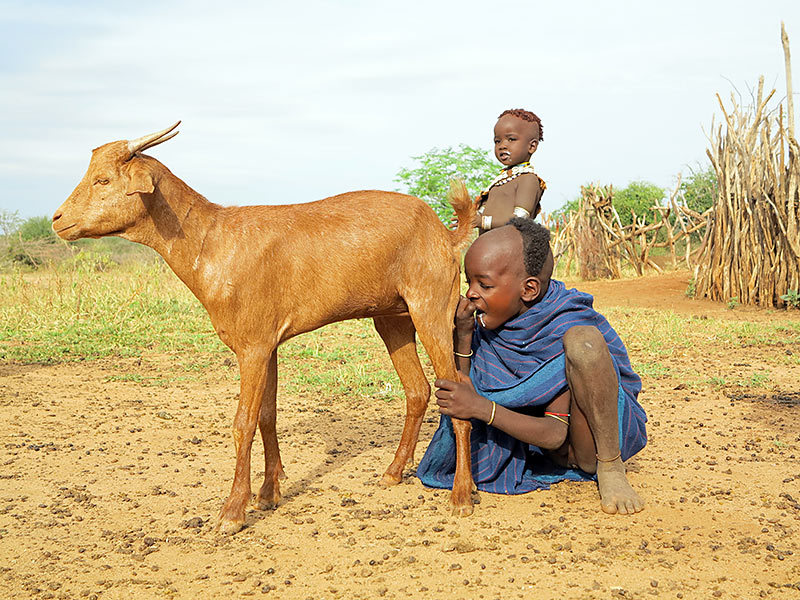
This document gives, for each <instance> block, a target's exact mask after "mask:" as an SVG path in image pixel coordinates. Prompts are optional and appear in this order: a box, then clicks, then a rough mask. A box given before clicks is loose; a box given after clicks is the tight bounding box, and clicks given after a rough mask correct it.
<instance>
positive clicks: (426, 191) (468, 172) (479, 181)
mask: <svg viewBox="0 0 800 600" xmlns="http://www.w3.org/2000/svg"><path fill="white" fill-rule="evenodd" d="M411 159H412V160H414V161H416V163H417V164H416V166H415V167H412V168H402V169H400V171H398V172H397V176H396V177H395V179H394V181H395V182H396V183H401V184H403V186H404V188H405V189H403V190H400V191H403V192H405V193H407V194H411V195H412V196H416V197H417V198H421V199H422V200H424V201H425V202H427V203H428V204H429V205H430V207H431V208H433V210H434V212H435V213H436V215H437V216H438V217H439V219H441V221H442V222H443V223H450V221H451V220H452V219H453V209H452V207H451V206H450V203H449V202H448V201H447V192H448V190H449V189H450V181H451V180H453V179H461V180H463V181H464V184H465V185H466V186H467V190H468V191H469V193H470V195H471V196H473V197H474V196H476V195H477V194H478V193H479V192H480V191H481V190H483V189H484V188H485V187H486V186H487V185H489V183H490V182H491V181H492V179H493V178H494V176H495V175H496V174H497V173H498V172H499V170H500V167H499V166H498V165H497V164H496V163H495V162H494V161H493V160H492V159H491V158H490V155H489V152H487V151H486V150H481V149H479V148H472V147H470V146H466V145H464V144H460V145H459V146H458V147H457V148H452V147H450V146H448V147H447V148H432V149H431V150H429V151H428V152H426V153H425V154H422V155H420V156H412V157H411Z"/></svg>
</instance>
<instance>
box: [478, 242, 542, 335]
mask: <svg viewBox="0 0 800 600" xmlns="http://www.w3.org/2000/svg"><path fill="white" fill-rule="evenodd" d="M464 271H465V272H466V277H467V284H468V285H469V289H468V290H467V299H468V300H469V301H470V302H472V303H473V304H474V305H475V306H476V307H477V310H476V313H475V314H476V316H477V319H478V323H480V324H481V325H482V326H483V327H485V328H486V329H497V328H499V327H502V326H503V325H504V324H505V323H506V321H509V320H511V319H513V318H515V317H518V316H519V315H521V314H522V313H524V312H525V311H526V310H528V308H530V306H531V304H532V302H533V301H534V300H535V299H536V298H537V297H538V294H539V291H540V289H541V284H540V282H539V280H538V278H536V277H530V276H529V275H528V274H527V273H526V272H525V266H524V264H523V262H522V236H520V234H519V232H518V231H517V230H516V229H514V228H513V227H502V228H500V229H495V230H493V231H489V232H487V233H485V234H484V235H482V236H481V237H479V238H478V239H477V240H475V243H474V244H472V246H471V247H470V249H469V250H468V251H467V254H466V256H465V257H464Z"/></svg>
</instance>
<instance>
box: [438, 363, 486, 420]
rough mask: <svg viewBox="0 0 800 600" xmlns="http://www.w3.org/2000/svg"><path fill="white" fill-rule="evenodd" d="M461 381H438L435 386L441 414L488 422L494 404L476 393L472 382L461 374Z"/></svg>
mask: <svg viewBox="0 0 800 600" xmlns="http://www.w3.org/2000/svg"><path fill="white" fill-rule="evenodd" d="M459 377H460V378H461V381H450V380H449V379H437V380H436V381H435V382H434V383H433V385H435V386H436V387H437V388H439V389H437V390H436V403H437V404H438V405H439V412H440V413H442V414H443V415H448V416H450V417H454V418H456V419H482V420H484V421H488V420H489V418H490V416H491V411H492V403H491V402H489V400H487V399H486V398H484V397H483V396H481V395H480V394H478V392H476V391H475V387H474V386H473V385H472V381H471V380H470V378H469V377H467V376H466V375H464V374H462V373H459Z"/></svg>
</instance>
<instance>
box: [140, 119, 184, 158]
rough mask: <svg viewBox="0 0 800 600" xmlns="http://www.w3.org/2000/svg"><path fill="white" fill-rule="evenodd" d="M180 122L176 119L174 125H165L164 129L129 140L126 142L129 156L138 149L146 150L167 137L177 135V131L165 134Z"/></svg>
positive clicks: (167, 138) (170, 137) (164, 140)
mask: <svg viewBox="0 0 800 600" xmlns="http://www.w3.org/2000/svg"><path fill="white" fill-rule="evenodd" d="M180 124H181V122H180V121H178V122H177V123H175V124H174V125H172V126H170V127H167V128H166V129H162V130H161V131H158V132H156V133H151V134H150V135H145V136H142V137H140V138H136V139H135V140H130V141H129V142H128V150H129V151H130V153H131V156H133V155H134V154H136V153H137V152H139V151H140V150H146V149H147V148H152V147H153V146H157V145H158V144H161V143H163V142H166V141H167V140H169V139H172V138H174V137H175V136H176V135H178V132H177V131H176V132H175V133H173V134H172V135H167V134H168V133H169V132H171V131H172V130H173V129H175V128H176V127H177V126H178V125H180Z"/></svg>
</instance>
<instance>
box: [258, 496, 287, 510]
mask: <svg viewBox="0 0 800 600" xmlns="http://www.w3.org/2000/svg"><path fill="white" fill-rule="evenodd" d="M280 499H281V497H280V495H278V497H277V498H273V499H272V500H270V499H268V498H256V499H254V500H253V505H252V506H253V508H255V509H257V510H272V509H274V508H278V502H279V501H280Z"/></svg>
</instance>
